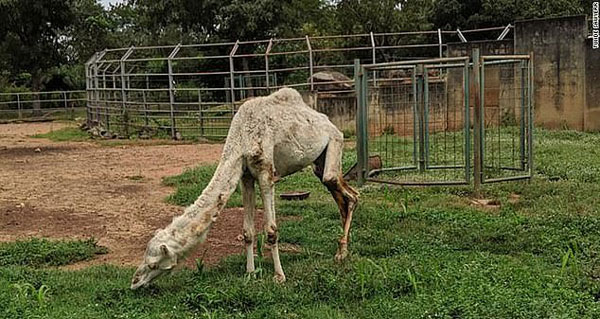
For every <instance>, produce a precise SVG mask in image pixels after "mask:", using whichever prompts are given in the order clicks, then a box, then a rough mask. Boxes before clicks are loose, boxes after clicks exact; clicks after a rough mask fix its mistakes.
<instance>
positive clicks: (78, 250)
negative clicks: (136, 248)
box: [0, 238, 105, 267]
mask: <svg viewBox="0 0 600 319" xmlns="http://www.w3.org/2000/svg"><path fill="white" fill-rule="evenodd" d="M103 252H105V251H104V248H102V247H99V246H97V245H96V241H95V240H94V239H93V238H92V239H87V240H77V241H49V240H46V239H37V238H33V239H29V240H24V241H16V242H12V243H2V244H0V266H10V265H20V266H31V267H40V266H62V265H68V264H71V263H75V262H78V261H82V260H87V259H90V258H92V257H94V255H95V254H98V253H103Z"/></svg>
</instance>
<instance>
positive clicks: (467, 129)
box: [463, 62, 471, 183]
mask: <svg viewBox="0 0 600 319" xmlns="http://www.w3.org/2000/svg"><path fill="white" fill-rule="evenodd" d="M469 75H470V72H469V63H468V62H467V63H465V66H464V70H463V99H464V108H465V111H464V112H465V113H464V117H465V118H464V120H463V125H464V134H465V141H464V142H465V154H464V156H465V181H467V183H470V182H471V164H470V163H471V136H470V135H471V114H470V110H469V108H470V105H469V101H470V99H471V95H470V86H471V83H470V76H469Z"/></svg>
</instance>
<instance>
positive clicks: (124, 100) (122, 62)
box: [96, 47, 133, 137]
mask: <svg viewBox="0 0 600 319" xmlns="http://www.w3.org/2000/svg"><path fill="white" fill-rule="evenodd" d="M131 53H133V47H130V48H129V50H127V52H125V54H124V55H123V56H122V57H121V59H120V60H119V67H120V68H121V116H122V119H123V128H124V130H125V135H126V136H127V137H129V115H128V114H127V89H126V87H125V60H127V58H129V56H130V55H131ZM96 69H97V68H96ZM97 80H98V74H96V81H97ZM96 87H98V84H97V83H96Z"/></svg>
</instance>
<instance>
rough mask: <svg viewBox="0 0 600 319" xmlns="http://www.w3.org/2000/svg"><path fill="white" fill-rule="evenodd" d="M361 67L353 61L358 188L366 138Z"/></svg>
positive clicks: (357, 61)
mask: <svg viewBox="0 0 600 319" xmlns="http://www.w3.org/2000/svg"><path fill="white" fill-rule="evenodd" d="M361 71H362V70H361V66H360V59H354V90H355V92H356V162H357V168H358V174H357V182H358V186H362V185H363V184H364V183H365V174H364V172H365V171H366V169H365V168H366V167H367V163H365V162H364V158H365V157H364V155H363V153H364V152H365V149H364V142H363V141H364V140H365V139H366V138H367V136H364V135H363V129H362V127H363V122H364V116H365V114H363V111H364V107H363V105H362V104H363V99H362V95H363V91H362V82H363V74H361Z"/></svg>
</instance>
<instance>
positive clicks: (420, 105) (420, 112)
mask: <svg viewBox="0 0 600 319" xmlns="http://www.w3.org/2000/svg"><path fill="white" fill-rule="evenodd" d="M423 69H424V66H423V64H419V65H417V77H416V78H417V94H418V98H417V116H418V118H419V135H418V138H419V141H418V142H419V165H418V166H419V172H421V173H423V172H425V166H426V165H427V164H426V159H425V153H426V150H425V147H426V145H425V143H426V141H425V139H426V136H425V130H426V129H427V128H426V126H427V122H426V121H427V116H426V114H425V103H426V101H425V99H426V97H425V94H423V93H424V91H425V88H424V83H423V82H424V75H423V73H424V70H423Z"/></svg>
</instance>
